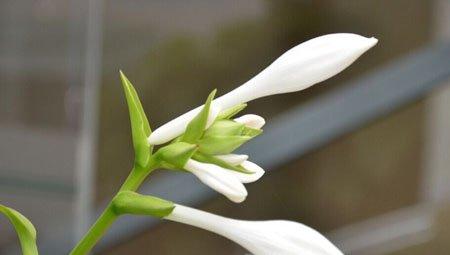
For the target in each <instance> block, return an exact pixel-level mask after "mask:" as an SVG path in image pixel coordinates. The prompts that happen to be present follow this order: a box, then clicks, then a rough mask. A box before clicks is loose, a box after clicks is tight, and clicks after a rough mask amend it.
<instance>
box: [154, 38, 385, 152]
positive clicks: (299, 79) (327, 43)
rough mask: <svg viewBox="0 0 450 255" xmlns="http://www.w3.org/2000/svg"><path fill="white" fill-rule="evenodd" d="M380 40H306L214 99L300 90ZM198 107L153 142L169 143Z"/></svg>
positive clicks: (226, 103) (225, 103)
mask: <svg viewBox="0 0 450 255" xmlns="http://www.w3.org/2000/svg"><path fill="white" fill-rule="evenodd" d="M377 42H378V40H377V39H375V38H373V37H372V38H366V37H363V36H360V35H356V34H345V33H342V34H329V35H324V36H320V37H317V38H314V39H312V40H309V41H306V42H304V43H302V44H299V45H298V46H296V47H294V48H292V49H290V50H288V51H287V52H286V53H284V54H283V55H282V56H281V57H279V58H278V59H277V60H275V61H274V62H273V63H272V64H271V65H270V66H269V67H267V68H266V69H264V70H263V71H262V72H260V73H259V74H258V75H256V76H255V77H253V78H252V79H250V80H249V81H248V82H246V83H244V84H243V85H242V86H240V87H238V88H236V89H235V90H233V91H231V92H229V93H227V94H225V95H223V96H221V97H219V98H217V99H216V100H214V104H217V105H219V106H220V107H221V108H222V109H227V108H230V107H233V106H235V105H237V104H240V103H245V102H248V101H251V100H254V99H256V98H260V97H264V96H268V95H273V94H280V93H287V92H294V91H299V90H302V89H306V88H308V87H310V86H312V85H314V84H316V83H318V82H321V81H324V80H326V79H328V78H330V77H332V76H334V75H336V74H338V73H339V72H341V71H342V70H344V69H345V68H347V67H348V66H349V65H350V64H351V63H353V62H354V61H355V60H356V59H357V58H358V57H360V56H361V55H362V54H363V53H364V52H366V51H367V50H368V49H370V48H372V47H373V46H374V45H375V44H376V43H377ZM198 111H199V108H196V109H194V110H191V111H190V112H188V113H186V114H184V115H181V116H180V117H178V118H176V119H174V120H172V121H170V122H168V123H166V124H165V125H163V126H161V127H159V128H158V129H156V130H155V131H154V132H153V133H152V134H151V135H150V137H149V143H150V144H161V143H164V142H168V141H170V140H172V139H174V138H175V137H177V136H179V135H181V134H182V133H183V132H184V129H185V127H186V124H187V123H188V122H189V121H190V120H191V119H192V118H193V117H194V116H195V115H196V114H197V113H198Z"/></svg>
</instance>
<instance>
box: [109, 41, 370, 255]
mask: <svg viewBox="0 0 450 255" xmlns="http://www.w3.org/2000/svg"><path fill="white" fill-rule="evenodd" d="M376 43H377V40H376V39H375V38H366V37H362V36H359V35H355V34H330V35H325V36H321V37H318V38H315V39H312V40H310V41H307V42H305V43H302V44H300V45H298V46H296V47H294V48H293V49H291V50H289V51H287V52H286V53H285V54H283V55H282V56H281V57H280V58H278V59H277V60H276V61H275V62H273V63H272V64H271V65H270V66H269V67H267V68H266V69H264V70H263V71H262V72H261V73H259V74H258V75H256V76H255V77H253V78H252V79H251V80H249V81H248V82H246V83H245V84H243V85H242V86H240V87H238V88H237V89H235V90H233V91H231V92H229V93H228V94H225V95H223V96H221V97H219V98H217V99H215V100H213V99H214V96H215V93H216V91H215V90H214V91H213V92H211V94H210V95H209V96H208V98H207V100H206V102H205V104H204V105H202V106H200V107H197V108H196V109H193V110H191V111H190V112H188V113H186V114H184V115H182V116H180V117H178V118H176V119H174V120H172V121H170V122H168V123H167V124H165V125H163V126H161V127H160V128H158V129H156V130H155V131H154V132H151V130H150V127H149V125H148V122H147V118H146V116H145V114H144V112H143V110H142V106H141V104H140V102H139V100H138V97H137V94H136V92H135V90H134V88H133V87H132V85H131V83H130V82H129V81H128V79H126V77H125V76H124V75H123V74H122V81H123V84H124V88H125V91H126V94H127V101H128V105H129V107H130V118H131V122H132V133H133V144H134V148H135V151H136V156H135V157H136V158H135V162H136V163H135V164H136V165H137V166H139V167H141V168H145V167H146V166H147V165H148V164H149V162H151V161H152V160H153V161H156V162H157V165H158V166H159V167H162V168H165V169H175V170H181V171H185V172H188V173H192V174H193V175H195V176H196V177H197V178H198V179H199V180H200V181H201V182H203V183H204V184H206V185H208V186H209V187H211V188H212V189H214V190H215V191H217V192H219V193H221V194H223V195H224V196H226V197H227V198H228V199H230V200H231V201H233V202H236V203H240V202H242V201H244V200H245V198H246V197H247V190H246V188H245V186H244V184H245V183H250V182H255V181H257V180H258V179H260V178H261V177H262V175H263V174H264V170H263V169H262V168H261V167H259V166H258V165H257V164H255V163H253V162H251V161H249V160H248V156H247V155H239V154H233V152H234V151H235V150H236V149H237V148H239V147H240V146H241V145H243V144H244V143H245V142H247V141H249V140H250V139H252V138H254V137H256V136H258V135H260V134H261V133H262V129H261V128H262V127H263V126H264V124H265V121H264V119H263V118H262V117H260V116H258V115H254V114H247V115H243V116H240V117H236V115H237V114H238V113H239V112H240V111H242V110H243V109H244V108H245V107H246V103H247V102H249V101H251V100H254V99H256V98H259V97H264V96H268V95H273V94H280V93H287V92H294V91H299V90H302V89H305V88H308V87H310V86H312V85H314V84H316V83H318V82H321V81H323V80H325V79H328V78H330V77H332V76H334V75H335V74H337V73H339V72H341V71H342V70H344V69H345V68H346V67H348V66H349V65H350V64H351V63H352V62H354V61H355V60H356V59H357V58H358V57H359V56H361V55H362V54H363V53H364V52H365V51H367V50H368V49H370V48H371V47H373V46H374V45H375V44H376ZM166 143H167V144H166ZM164 144H166V145H164ZM155 145H161V147H160V148H159V149H158V150H157V151H156V152H155V153H152V150H153V147H154V146H155ZM149 151H150V153H148V152H149ZM114 204H115V208H116V211H117V212H118V213H120V214H123V213H131V214H146V215H153V216H156V217H161V218H164V219H168V220H172V221H177V222H181V223H185V224H190V225H193V226H197V227H200V228H203V229H206V230H209V231H212V232H215V233H218V234H220V235H223V236H225V237H227V238H229V239H231V240H233V241H235V242H236V243H238V244H240V245H242V246H243V247H245V248H246V249H247V250H249V251H250V252H252V253H254V254H255V255H266V254H281V255H290V254H292V255H294V254H318V255H319V254H320V255H331V254H333V255H339V254H342V253H341V252H340V251H339V249H337V248H336V247H335V246H334V245H333V244H331V243H330V242H329V241H328V240H327V239H326V238H325V237H323V236H322V235H321V234H319V233H318V232H316V231H315V230H313V229H311V228H309V227H307V226H304V225H302V224H299V223H296V222H289V221H261V222H257V221H241V220H234V219H227V218H224V217H220V216H217V215H212V214H209V213H206V212H202V211H199V210H196V209H192V208H188V207H185V206H182V205H178V204H174V203H172V202H169V201H165V200H161V199H157V198H153V197H150V196H143V195H139V194H137V193H133V192H121V193H119V195H118V196H116V198H115V199H114Z"/></svg>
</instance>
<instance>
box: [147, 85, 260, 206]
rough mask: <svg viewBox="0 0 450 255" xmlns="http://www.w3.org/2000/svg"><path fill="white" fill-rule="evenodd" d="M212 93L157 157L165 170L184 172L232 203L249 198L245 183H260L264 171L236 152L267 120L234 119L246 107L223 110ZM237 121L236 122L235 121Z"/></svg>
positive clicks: (256, 134) (254, 118)
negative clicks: (183, 129)
mask: <svg viewBox="0 0 450 255" xmlns="http://www.w3.org/2000/svg"><path fill="white" fill-rule="evenodd" d="M215 93H216V92H215V91H213V92H211V94H210V95H209V96H208V99H207V101H206V103H205V105H204V106H203V107H202V109H201V111H200V112H199V113H198V114H197V116H196V117H195V118H193V119H192V120H191V121H190V122H189V123H188V125H187V126H186V131H185V132H184V134H183V135H181V136H179V137H177V138H176V139H174V140H173V141H172V142H171V144H169V145H167V146H164V147H162V148H161V149H159V150H158V151H157V152H156V153H155V156H156V157H157V159H159V160H160V162H161V164H162V166H163V167H165V168H169V169H182V170H185V171H188V172H190V173H192V174H194V175H195V176H196V177H197V178H198V179H199V180H200V181H201V182H203V183H204V184H206V185H208V186H209V187H211V188H212V189H214V190H216V191H217V192H219V193H222V194H223V195H225V196H226V197H227V198H229V199H230V200H231V201H233V202H236V203H240V202H242V201H244V200H245V198H246V197H247V190H246V189H245V187H244V185H243V184H244V183H250V182H254V181H257V180H258V179H259V178H261V176H262V175H263V174H264V170H263V169H262V168H261V167H259V166H258V165H256V164H255V163H253V162H251V161H248V156H247V155H240V154H232V152H233V151H234V150H236V149H237V148H239V147H240V146H241V145H242V144H244V143H245V142H247V141H249V140H250V139H252V138H254V137H256V136H258V135H259V134H261V132H262V130H261V128H262V127H263V126H264V124H265V121H264V119H263V118H262V117H260V116H258V115H254V114H248V115H243V116H241V117H239V118H234V116H235V115H236V114H238V113H239V112H240V111H241V110H243V109H244V108H245V106H246V105H245V104H241V105H238V106H236V107H233V108H230V109H226V110H225V111H220V110H219V108H218V107H215V106H213V105H212V104H211V103H212V100H213V97H214V95H215ZM233 118H234V119H233Z"/></svg>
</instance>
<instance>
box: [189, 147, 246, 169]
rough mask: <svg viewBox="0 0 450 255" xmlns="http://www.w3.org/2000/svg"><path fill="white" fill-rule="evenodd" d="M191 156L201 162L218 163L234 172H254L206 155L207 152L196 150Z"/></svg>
mask: <svg viewBox="0 0 450 255" xmlns="http://www.w3.org/2000/svg"><path fill="white" fill-rule="evenodd" d="M192 158H193V159H195V160H197V161H200V162H203V163H208V164H214V165H218V166H220V167H223V168H226V169H230V170H234V171H236V172H241V173H245V174H253V173H254V172H252V171H248V170H247V169H245V168H243V167H242V166H233V165H231V164H229V163H227V162H225V161H223V160H221V159H219V158H216V157H214V156H212V155H207V154H204V153H201V152H198V151H197V152H196V153H195V154H194V155H193V156H192Z"/></svg>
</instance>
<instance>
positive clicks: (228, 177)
mask: <svg viewBox="0 0 450 255" xmlns="http://www.w3.org/2000/svg"><path fill="white" fill-rule="evenodd" d="M184 168H185V169H186V170H188V171H190V172H191V173H193V174H194V175H195V176H197V178H198V179H199V180H200V181H201V182H203V183H204V184H206V185H208V186H209V187H210V188H212V189H214V190H215V191H217V192H219V193H221V194H223V195H224V196H226V197H227V198H228V199H230V200H231V201H233V202H235V203H241V202H242V201H244V200H245V198H246V197H247V190H246V189H245V187H244V185H243V184H242V182H241V181H240V180H239V179H238V178H237V177H236V176H234V175H233V173H232V171H231V170H228V169H224V168H222V167H220V166H216V165H213V164H206V163H201V162H198V161H195V160H192V159H190V160H188V162H187V163H186V165H185V166H184Z"/></svg>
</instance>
